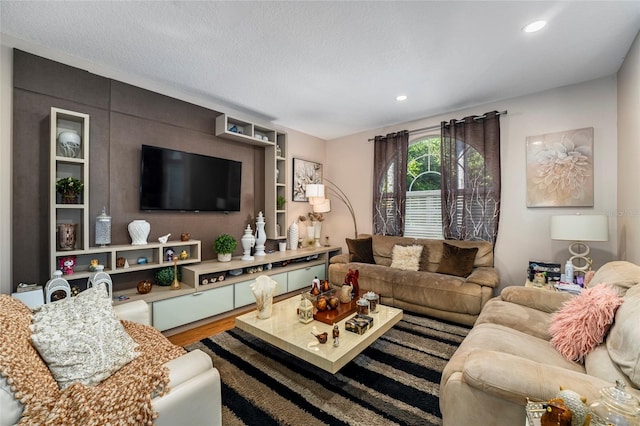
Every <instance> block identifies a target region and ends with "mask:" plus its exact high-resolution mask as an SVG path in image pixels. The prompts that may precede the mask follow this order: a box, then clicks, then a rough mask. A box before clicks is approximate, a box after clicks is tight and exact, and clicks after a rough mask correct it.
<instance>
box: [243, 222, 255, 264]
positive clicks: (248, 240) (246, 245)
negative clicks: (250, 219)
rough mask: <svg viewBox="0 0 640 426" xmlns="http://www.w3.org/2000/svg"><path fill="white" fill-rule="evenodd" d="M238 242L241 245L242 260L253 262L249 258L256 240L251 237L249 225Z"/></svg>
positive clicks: (251, 258)
mask: <svg viewBox="0 0 640 426" xmlns="http://www.w3.org/2000/svg"><path fill="white" fill-rule="evenodd" d="M240 241H241V243H242V260H253V256H251V247H253V246H254V245H255V243H256V239H255V237H254V236H253V231H252V230H251V225H247V228H246V229H245V230H244V235H243V236H242V239H241V240H240Z"/></svg>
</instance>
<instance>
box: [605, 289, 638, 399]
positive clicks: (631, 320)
mask: <svg viewBox="0 0 640 426" xmlns="http://www.w3.org/2000/svg"><path fill="white" fill-rule="evenodd" d="M639 323H640V284H636V285H635V286H633V287H631V288H630V289H629V290H628V291H627V293H626V294H625V296H624V303H623V304H622V306H620V308H619V309H618V312H617V313H616V318H615V322H614V324H613V327H611V331H610V332H609V337H607V351H608V352H609V356H610V357H611V360H612V361H613V362H614V363H615V364H616V365H617V366H618V368H619V369H620V370H621V371H622V372H623V373H624V374H625V375H626V376H627V377H629V380H631V381H632V382H633V384H634V385H635V386H637V387H640V327H638V324H639Z"/></svg>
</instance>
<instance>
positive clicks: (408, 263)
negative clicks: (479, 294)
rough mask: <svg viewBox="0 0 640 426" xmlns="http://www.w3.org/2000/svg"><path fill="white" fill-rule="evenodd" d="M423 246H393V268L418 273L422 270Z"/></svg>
mask: <svg viewBox="0 0 640 426" xmlns="http://www.w3.org/2000/svg"><path fill="white" fill-rule="evenodd" d="M421 255H422V246H418V245H413V246H398V245H396V246H393V253H392V257H391V267H392V268H396V269H401V270H403V271H417V270H418V269H419V268H420V257H421Z"/></svg>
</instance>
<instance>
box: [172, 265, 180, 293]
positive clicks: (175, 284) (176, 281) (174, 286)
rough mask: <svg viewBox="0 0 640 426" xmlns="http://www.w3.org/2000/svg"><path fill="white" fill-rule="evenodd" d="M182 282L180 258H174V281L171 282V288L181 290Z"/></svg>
mask: <svg viewBox="0 0 640 426" xmlns="http://www.w3.org/2000/svg"><path fill="white" fill-rule="evenodd" d="M181 288H182V284H180V281H178V258H177V257H174V258H173V282H172V283H171V290H180V289H181Z"/></svg>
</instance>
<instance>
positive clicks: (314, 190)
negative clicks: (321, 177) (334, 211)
mask: <svg viewBox="0 0 640 426" xmlns="http://www.w3.org/2000/svg"><path fill="white" fill-rule="evenodd" d="M305 195H306V196H307V198H324V185H322V184H320V183H309V184H307V186H306V187H305Z"/></svg>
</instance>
